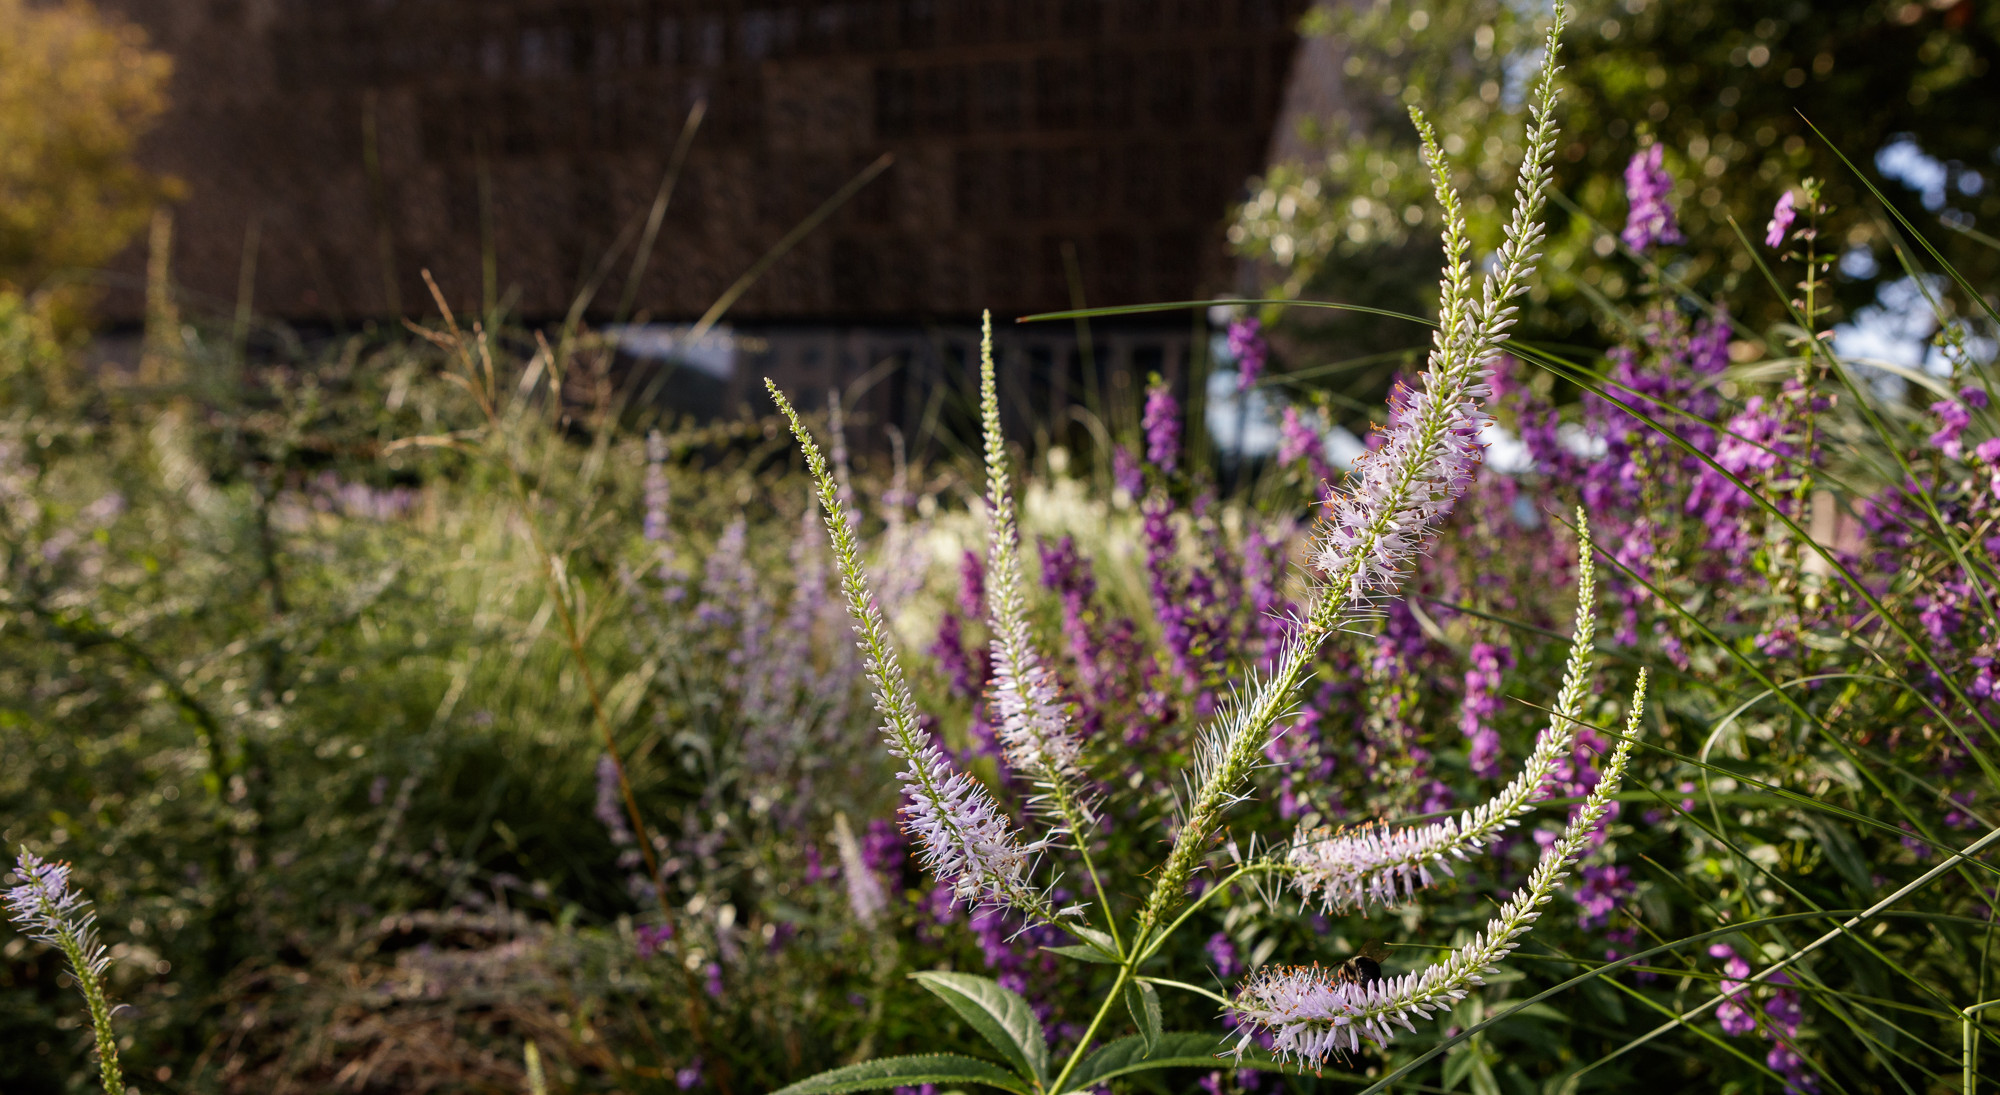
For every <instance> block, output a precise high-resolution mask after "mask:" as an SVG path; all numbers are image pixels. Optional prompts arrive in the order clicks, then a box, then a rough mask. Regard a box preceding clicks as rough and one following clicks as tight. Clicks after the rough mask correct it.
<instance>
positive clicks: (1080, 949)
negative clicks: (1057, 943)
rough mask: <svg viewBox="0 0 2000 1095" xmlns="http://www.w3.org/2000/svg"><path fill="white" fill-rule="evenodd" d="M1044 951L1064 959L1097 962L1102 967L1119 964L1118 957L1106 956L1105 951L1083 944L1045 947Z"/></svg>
mask: <svg viewBox="0 0 2000 1095" xmlns="http://www.w3.org/2000/svg"><path fill="white" fill-rule="evenodd" d="M1042 949H1043V950H1045V951H1053V952H1055V953H1056V954H1060V955H1062V956H1063V957H1064V958H1074V959H1076V960H1077V961H1079V962H1096V963H1099V964H1100V965H1106V966H1115V965H1117V964H1118V956H1117V955H1114V954H1106V953H1104V952H1103V951H1101V950H1098V949H1097V948H1096V947H1092V946H1088V945H1085V944H1081V943H1078V944H1073V945H1070V946H1063V947H1043V948H1042Z"/></svg>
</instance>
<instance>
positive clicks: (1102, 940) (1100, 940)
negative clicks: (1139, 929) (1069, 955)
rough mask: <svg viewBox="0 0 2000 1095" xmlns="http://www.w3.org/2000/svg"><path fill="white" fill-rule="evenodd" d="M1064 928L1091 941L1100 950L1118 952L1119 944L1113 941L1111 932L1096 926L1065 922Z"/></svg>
mask: <svg viewBox="0 0 2000 1095" xmlns="http://www.w3.org/2000/svg"><path fill="white" fill-rule="evenodd" d="M1063 930H1064V931H1066V932H1068V933H1070V934H1071V935H1074V936H1076V937H1077V938H1078V939H1081V940H1083V941H1084V942H1086V943H1089V944H1090V945H1091V946H1093V947H1096V948H1097V949H1098V950H1101V951H1105V952H1107V953H1110V954H1117V953H1118V944H1116V943H1114V942H1112V941H1111V936H1110V934H1109V933H1106V932H1101V931H1098V930H1097V929H1096V928H1088V927H1085V926H1083V925H1082V924H1064V925H1063Z"/></svg>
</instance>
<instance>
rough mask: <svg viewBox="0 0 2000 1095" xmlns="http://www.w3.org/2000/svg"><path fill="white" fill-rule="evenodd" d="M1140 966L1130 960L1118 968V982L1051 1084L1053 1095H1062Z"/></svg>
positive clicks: (1106, 995) (1105, 998)
mask: <svg viewBox="0 0 2000 1095" xmlns="http://www.w3.org/2000/svg"><path fill="white" fill-rule="evenodd" d="M1136 965H1138V961H1137V960H1136V959H1131V958H1128V959H1126V960H1125V964H1124V965H1121V966H1119V967H1118V980H1116V981H1113V982H1112V983H1111V991H1110V992H1107V993H1105V994H1104V1002H1103V1003H1102V1004H1099V1005H1098V1006H1097V1014H1096V1015H1093V1016H1091V1019H1090V1025H1089V1026H1088V1027H1085V1028H1084V1031H1083V1037H1081V1038H1079V1039H1077V1042H1076V1048H1075V1049H1073V1050H1070V1051H1069V1060H1067V1061H1064V1062H1063V1067H1062V1071H1061V1072H1058V1073H1056V1078H1055V1081H1054V1082H1053V1083H1051V1084H1049V1092H1050V1093H1051V1095H1060V1093H1061V1092H1062V1089H1063V1082H1064V1081H1065V1080H1068V1079H1069V1074H1070V1073H1072V1072H1075V1071H1076V1066H1077V1062H1079V1061H1081V1060H1083V1053H1084V1051H1085V1050H1087V1049H1089V1048H1090V1040H1091V1039H1092V1038H1094V1037H1096V1036H1097V1028H1098V1027H1101V1026H1103V1025H1104V1017H1105V1016H1106V1015H1109V1014H1110V1013H1111V1005H1112V1004H1114V1003H1116V1002H1117V1001H1118V997H1119V994H1120V993H1122V992H1123V991H1124V989H1125V982H1127V981H1130V980H1131V979H1132V968H1133V967H1134V966H1136Z"/></svg>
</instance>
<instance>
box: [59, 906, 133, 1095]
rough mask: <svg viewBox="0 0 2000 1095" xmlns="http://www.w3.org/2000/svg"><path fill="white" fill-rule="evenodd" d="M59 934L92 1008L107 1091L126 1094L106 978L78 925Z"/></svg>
mask: <svg viewBox="0 0 2000 1095" xmlns="http://www.w3.org/2000/svg"><path fill="white" fill-rule="evenodd" d="M56 938H57V941H58V943H57V945H58V946H60V947H61V948H62V952H63V957H65V958H67V959H69V968H70V972H71V973H74V974H76V983H77V987H78V988H80V989H82V990H83V1001H84V1004H85V1005H86V1006H88V1007H89V1008H90V1027H91V1031H92V1033H93V1034H95V1035H96V1037H97V1068H98V1073H99V1075H100V1076H101V1077H102V1079H103V1081H104V1095H125V1073H124V1071H123V1070H122V1069H120V1068H119V1067H118V1036H117V1035H116V1034H115V1033H113V1032H112V1030H111V1005H110V1004H109V1002H107V1001H106V1000H105V999H104V982H103V981H102V980H100V979H99V978H98V976H97V971H96V970H95V969H93V968H92V966H91V962H90V956H89V955H87V954H85V953H84V948H83V940H82V939H80V938H79V937H78V936H77V933H76V931H75V929H73V928H70V927H68V926H67V925H65V926H64V927H63V930H62V932H61V934H59V935H58V936H57V937H56ZM99 953H102V952H101V951H100V952H99Z"/></svg>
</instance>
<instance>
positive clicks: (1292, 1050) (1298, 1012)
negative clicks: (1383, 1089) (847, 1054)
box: [1231, 670, 1646, 1068]
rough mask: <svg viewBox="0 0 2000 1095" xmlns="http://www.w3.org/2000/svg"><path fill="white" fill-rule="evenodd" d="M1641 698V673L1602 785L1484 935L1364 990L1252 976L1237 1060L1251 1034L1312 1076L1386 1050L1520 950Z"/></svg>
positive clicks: (1608, 778) (1616, 778)
mask: <svg viewBox="0 0 2000 1095" xmlns="http://www.w3.org/2000/svg"><path fill="white" fill-rule="evenodd" d="M1645 700H1646V674H1645V671H1644V670H1641V671H1640V674H1639V683H1638V687H1637V689H1636V690H1635V691H1634V693H1633V696H1632V709H1631V712H1630V715H1629V716H1628V717H1627V719H1626V723H1625V728H1626V732H1625V737H1624V738H1623V739H1622V740H1620V741H1619V743H1618V747H1617V748H1616V749H1614V750H1613V751H1612V754H1611V759H1610V761H1609V763H1607V764H1606V765H1605V767H1604V777H1603V779H1602V780H1601V781H1600V782H1599V783H1598V784H1597V786H1596V787H1595V788H1594V789H1593V790H1592V791H1591V792H1590V797H1589V798H1588V799H1586V800H1585V801H1584V804H1583V805H1582V807H1580V808H1579V809H1578V810H1577V811H1576V813H1575V814H1574V815H1573V816H1572V817H1571V818H1570V821H1569V824H1568V825H1567V826H1566V827H1565V828H1564V829H1563V831H1562V835H1560V836H1558V837H1557V838H1556V840H1555V842H1554V843H1552V844H1550V845H1549V847H1548V850H1547V851H1545V852H1543V853H1542V858H1541V861H1540V862H1539V863H1537V864H1536V865H1535V869H1534V872H1533V873H1532V874H1530V875H1529V876H1528V881H1527V884H1526V885H1524V886H1523V887H1522V888H1521V889H1519V890H1517V891H1515V893H1514V895H1513V896H1512V897H1511V898H1509V899H1508V901H1507V903H1506V904H1505V905H1502V906H1501V907H1500V912H1499V915H1497V916H1495V917H1494V918H1493V919H1492V920H1490V921H1488V922H1487V925H1486V930H1485V931H1483V932H1481V933H1479V934H1478V935H1476V936H1474V937H1473V938H1472V940H1471V941H1470V942H1468V943H1466V944H1465V945H1464V946H1462V947H1459V948H1457V949H1455V950H1453V951H1452V952H1451V955H1450V957H1448V958H1446V959H1445V960H1444V961H1442V962H1439V963H1436V964H1435V965H1432V966H1430V967H1429V968H1427V969H1425V970H1424V971H1423V972H1422V973H1406V974H1403V975H1401V976H1399V977H1384V978H1381V979H1379V980H1376V981H1372V982H1369V983H1368V984H1365V985H1360V984H1351V983H1348V982H1345V981H1340V980H1337V979H1336V978H1335V976H1334V972H1333V971H1332V970H1329V969H1325V968H1323V967H1320V966H1292V967H1265V968H1264V969H1262V970H1259V971H1258V972H1257V973H1255V974H1253V975H1251V977H1250V979H1249V980H1248V981H1247V982H1246V983H1245V984H1244V986H1243V990H1242V991H1241V992H1240V993H1239V994H1238V995H1237V997H1236V1001H1235V1003H1234V1004H1233V1005H1231V1007H1232V1009H1233V1010H1234V1011H1235V1012H1236V1014H1237V1016H1238V1020H1239V1025H1240V1026H1241V1027H1242V1029H1243V1037H1242V1039H1241V1040H1240V1041H1239V1042H1238V1043H1237V1052H1238V1053H1241V1052H1242V1051H1243V1050H1244V1049H1245V1048H1246V1047H1248V1046H1249V1044H1250V1042H1251V1040H1252V1039H1253V1038H1254V1037H1255V1036H1256V1035H1257V1034H1259V1033H1269V1034H1270V1035H1271V1036H1272V1039H1273V1040H1272V1043H1271V1050H1272V1052H1274V1053H1276V1054H1277V1055H1278V1056H1279V1057H1282V1058H1286V1059H1289V1060H1293V1061H1296V1062H1298V1063H1299V1064H1300V1065H1302V1066H1305V1067H1309V1068H1319V1067H1320V1066H1322V1065H1324V1064H1325V1063H1326V1061H1327V1058H1329V1057H1334V1056H1345V1055H1349V1054H1353V1053H1355V1052H1357V1051H1359V1050H1360V1048H1361V1043H1362V1041H1363V1040H1364V1039H1365V1040H1367V1041H1370V1042H1373V1043H1375V1044H1376V1045H1378V1046H1386V1045H1388V1044H1389V1042H1390V1040H1391V1039H1393V1038H1394V1037H1395V1030H1394V1028H1395V1027H1396V1026H1397V1025H1401V1026H1402V1027H1403V1028H1404V1029H1406V1030H1411V1031H1414V1030H1416V1026H1415V1025H1414V1024H1412V1023H1411V1022H1410V1018H1411V1017H1412V1016H1419V1017H1425V1018H1428V1017H1429V1016H1430V1015H1431V1014H1433V1013H1434V1012H1437V1011H1441V1010H1444V1009H1446V1008H1449V1007H1451V1005H1453V1004H1455V1003H1457V1002H1458V1001H1460V1000H1462V999H1464V998H1465V996H1466V994H1467V993H1469V992H1470V991H1471V990H1472V988H1473V987H1474V986H1477V985H1481V984H1484V983H1485V975H1486V974H1488V973H1490V972H1492V971H1493V969H1494V968H1495V967H1496V966H1497V964H1498V963H1499V961H1500V960H1501V959H1503V958H1505V957H1506V956H1507V955H1508V954H1510V953H1511V952H1512V951H1513V950H1514V948H1515V947H1516V946H1518V945H1519V943H1518V941H1519V939H1520V938H1521V936H1522V935H1524V934H1525V933H1526V932H1527V931H1528V929H1529V928H1530V927H1532V926H1533V925H1534V923H1535V920H1536V919H1537V918H1539V917H1540V916H1541V906H1543V905H1545V904H1547V903H1548V901H1549V898H1550V897H1551V896H1553V895H1554V893H1555V888H1556V884H1557V883H1559V882H1561V881H1562V879H1563V878H1564V877H1565V876H1566V875H1567V874H1568V873H1569V869H1570V867H1571V865H1572V864H1573V863H1574V862H1575V861H1576V858H1577V856H1578V855H1580V854H1581V853H1582V852H1583V850H1584V848H1585V847H1586V845H1587V844H1588V843H1589V841H1590V838H1591V835H1592V834H1593V833H1594V832H1595V831H1596V829H1597V825H1598V823H1599V822H1600V821H1602V820H1603V819H1604V816H1605V814H1606V813H1607V812H1609V810H1610V808H1611V797H1612V796H1613V795H1614V794H1616V793H1617V790H1618V785H1619V783H1620V782H1621V781H1623V779H1624V777H1625V765H1626V761H1627V759H1628V758H1629V757H1630V755H1631V752H1632V741H1633V739H1634V738H1635V737H1636V736H1637V735H1638V733H1639V719H1640V716H1641V714H1642V713H1643V711H1644V708H1645Z"/></svg>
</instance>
